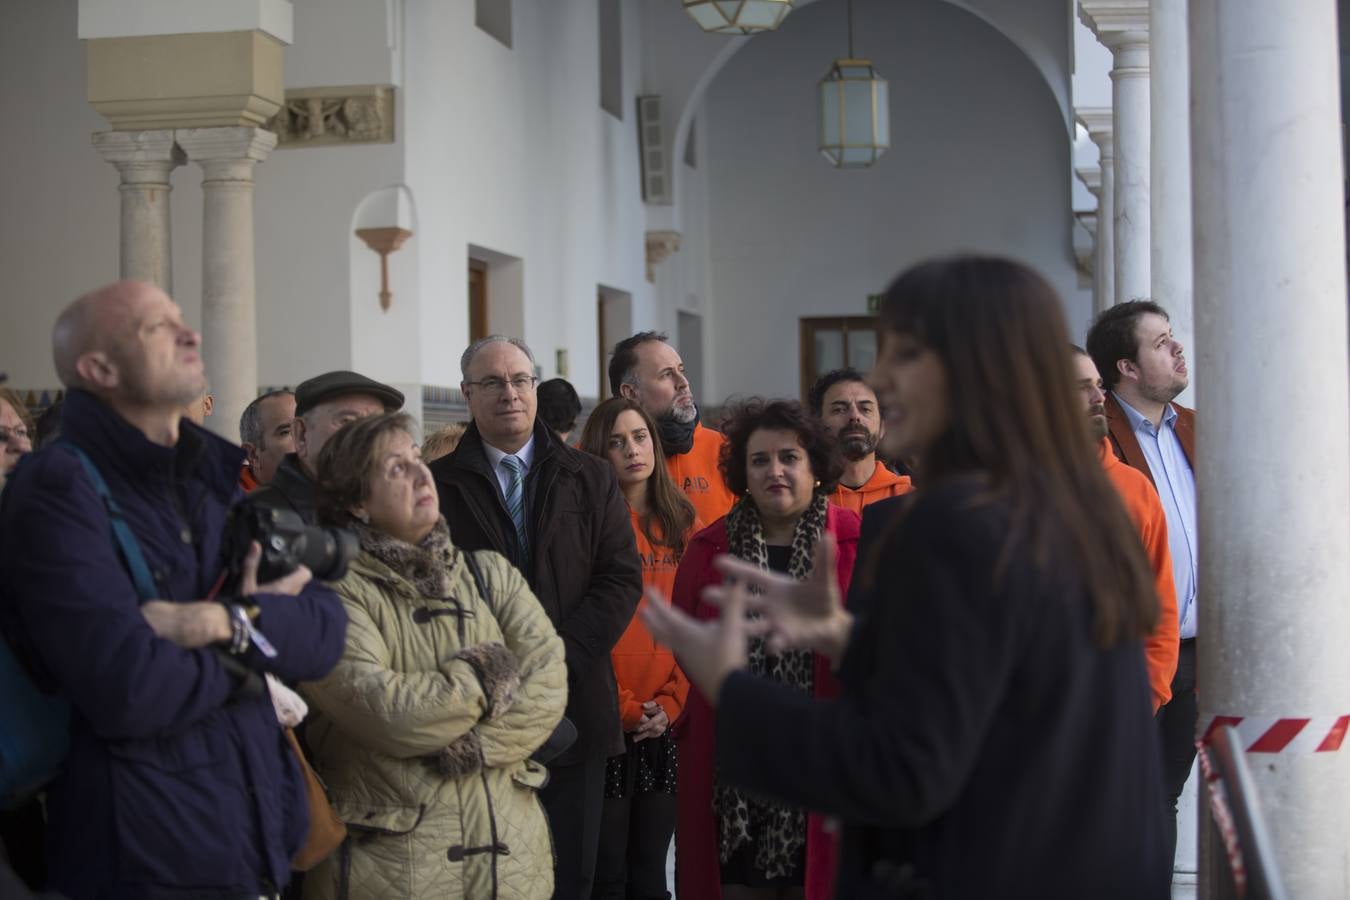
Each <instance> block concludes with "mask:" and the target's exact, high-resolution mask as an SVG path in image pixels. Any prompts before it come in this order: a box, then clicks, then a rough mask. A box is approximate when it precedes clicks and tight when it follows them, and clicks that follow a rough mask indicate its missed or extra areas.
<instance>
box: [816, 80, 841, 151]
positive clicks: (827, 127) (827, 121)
mask: <svg viewBox="0 0 1350 900" xmlns="http://www.w3.org/2000/svg"><path fill="white" fill-rule="evenodd" d="M839 140H840V136H839V82H837V81H831V80H829V79H827V80H825V81H822V82H821V83H820V143H821V146H826V145H833V144H838V143H839Z"/></svg>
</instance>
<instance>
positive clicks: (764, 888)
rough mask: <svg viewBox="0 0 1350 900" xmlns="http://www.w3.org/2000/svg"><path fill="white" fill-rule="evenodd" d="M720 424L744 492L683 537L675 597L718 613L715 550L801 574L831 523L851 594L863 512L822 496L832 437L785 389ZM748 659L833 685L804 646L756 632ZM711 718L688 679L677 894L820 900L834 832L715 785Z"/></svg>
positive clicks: (765, 669)
mask: <svg viewBox="0 0 1350 900" xmlns="http://www.w3.org/2000/svg"><path fill="white" fill-rule="evenodd" d="M723 430H724V431H725V433H726V435H727V438H728V440H727V443H726V445H725V448H724V450H723V456H722V460H721V464H720V465H721V469H722V475H723V478H725V480H726V483H727V486H728V487H730V488H731V490H732V491H733V492H734V493H735V494H736V495H737V496H738V497H740V499H739V500H738V501H737V502H736V504H735V505H734V506H733V507H732V508H731V511H730V512H728V513H727V514H726V516H724V517H723V518H721V519H719V520H718V521H717V522H715V523H713V525H712V526H711V527H710V528H707V529H705V530H704V531H702V532H700V533H699V534H697V535H695V537H694V539H693V540H692V541H691V542H690V543H689V546H688V548H687V549H686V550H685V553H684V558H683V559H682V560H681V562H680V567H679V571H678V572H677V574H676V576H675V589H674V590H675V596H674V604H675V605H676V606H678V607H680V608H681V609H682V610H684V611H685V612H687V613H688V614H689V615H692V616H695V617H696V618H701V619H712V618H716V617H717V615H718V610H717V608H716V607H714V606H711V605H708V604H706V603H704V602H703V601H702V600H701V599H700V597H701V595H702V591H703V588H704V587H706V586H708V585H710V584H717V583H719V582H720V581H721V575H720V574H719V573H718V572H717V571H716V570H715V569H714V568H713V560H714V559H715V558H716V557H718V556H720V555H722V554H724V553H730V554H732V555H733V556H737V557H739V558H741V559H744V560H747V561H749V562H752V563H755V564H757V565H758V566H760V567H761V568H763V569H769V570H774V571H779V572H783V573H786V574H789V575H791V576H792V577H795V578H799V579H800V578H805V577H806V576H807V575H809V574H810V572H811V566H812V557H813V552H812V551H813V550H814V548H815V546H816V542H817V541H818V540H819V539H820V536H821V534H822V533H823V532H827V531H828V532H829V533H830V534H832V535H833V536H834V539H835V541H836V543H837V545H838V548H839V587H840V590H841V591H842V592H843V594H844V595H847V593H848V584H849V579H850V576H851V574H852V571H853V561H854V558H855V556H856V553H857V546H858V528H859V519H858V516H857V514H856V513H853V512H850V511H849V510H845V509H841V508H839V507H837V506H834V505H833V504H831V503H829V502H828V500H827V498H828V496H829V494H830V492H831V491H833V490H834V487H835V482H836V481H837V480H838V478H839V475H840V472H841V471H842V469H843V463H842V460H841V457H840V455H839V450H838V447H837V445H836V444H835V441H834V438H832V437H831V436H830V435H829V434H828V433H827V432H826V431H825V428H824V426H823V425H821V424H820V422H819V421H817V420H816V419H814V418H812V417H811V416H809V415H808V414H807V413H806V412H805V411H804V410H803V409H802V407H801V405H800V404H799V403H796V402H794V401H786V400H774V401H771V402H767V403H766V402H764V401H762V400H751V401H749V402H747V403H746V404H745V405H743V406H741V407H740V408H738V409H736V410H734V411H733V413H732V416H731V418H730V419H729V420H728V421H727V423H726V424H725V426H724V429H723ZM750 667H751V669H752V670H753V671H755V672H756V674H759V675H762V676H763V677H765V678H769V679H771V680H774V681H777V682H779V683H782V684H786V685H788V686H790V687H792V688H794V689H797V690H800V691H802V692H803V693H806V694H809V695H812V696H815V697H829V696H833V695H834V693H835V692H836V685H835V682H834V679H833V676H832V675H831V674H830V669H829V665H828V661H827V660H825V658H824V657H820V656H816V655H815V654H812V653H809V652H805V651H788V652H785V653H782V654H780V655H773V654H771V653H767V652H766V650H765V647H764V645H763V643H762V642H760V641H754V642H752V645H751V648H750ZM713 721H714V719H713V711H712V709H711V707H710V706H709V704H708V701H707V699H706V698H705V697H704V696H703V695H702V694H700V693H699V692H698V690H696V689H693V690H690V692H689V699H688V701H687V702H686V704H685V709H684V715H683V717H682V718H681V719H680V721H679V723H677V726H676V729H675V739H676V743H677V745H678V747H679V753H680V765H679V789H678V790H677V792H676V797H677V803H678V817H677V824H676V829H675V851H676V852H675V883H676V893H677V894H678V895H679V896H682V897H685V896H687V897H699V898H706V900H752V898H753V900H789V898H801V897H805V898H806V900H826V898H828V897H829V896H830V885H831V883H832V881H833V876H834V838H833V836H832V835H830V834H829V833H827V832H826V831H825V829H824V823H823V821H822V820H821V819H820V818H819V817H817V816H814V815H808V814H807V813H806V812H805V811H803V810H801V809H799V808H795V807H789V806H785V805H782V804H778V803H774V802H769V801H765V800H762V799H761V798H759V797H756V796H752V795H748V794H745V793H743V792H741V791H739V790H737V789H736V788H734V787H731V786H729V785H724V784H721V783H720V782H719V780H718V778H717V774H716V771H715V768H714V765H713V757H714V746H715V744H714V741H715V735H714V733H713ZM783 751H784V752H785V753H790V752H791V748H790V747H784V748H783Z"/></svg>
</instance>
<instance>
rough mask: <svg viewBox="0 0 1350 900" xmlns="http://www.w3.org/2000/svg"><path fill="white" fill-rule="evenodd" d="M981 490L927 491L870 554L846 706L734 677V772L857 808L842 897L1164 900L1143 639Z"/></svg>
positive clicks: (723, 712) (725, 754) (799, 796)
mask: <svg viewBox="0 0 1350 900" xmlns="http://www.w3.org/2000/svg"><path fill="white" fill-rule="evenodd" d="M978 495H979V489H978V487H977V486H976V484H974V483H973V482H971V481H965V482H956V483H948V484H946V485H935V486H933V487H931V488H925V489H924V490H923V491H922V492H921V493H919V494H916V496H915V497H914V499H913V501H912V504H911V505H909V506H908V507H907V509H906V510H904V511H903V513H902V517H901V518H900V519H899V520H898V521H896V522H894V523H892V524H890V525H888V527H887V529H886V531H885V534H884V536H883V538H882V540H881V542H880V544H879V545H878V546H876V547H874V548H872V550H871V552H870V553H869V554H868V558H867V559H864V560H860V561H859V563H858V569H857V572H856V574H855V590H856V589H857V588H858V587H862V588H863V589H864V590H868V591H869V593H870V595H871V596H870V597H869V598H868V604H867V609H868V612H867V613H866V614H865V615H864V616H863V617H862V618H861V619H860V620H859V621H858V622H857V623H856V625H855V627H854V631H853V636H852V639H851V641H850V643H849V647H848V650H847V653H846V655H845V659H844V660H843V664H842V667H841V670H840V680H841V681H842V683H843V693H842V694H841V695H840V696H839V697H838V698H837V699H834V700H831V701H825V702H820V701H813V700H812V699H811V698H810V697H804V696H801V695H800V694H794V693H793V692H791V691H788V690H785V689H783V688H781V687H779V686H777V685H774V684H771V683H769V682H766V681H761V680H759V679H756V678H754V677H753V676H750V675H748V674H747V673H745V672H737V673H735V674H733V675H732V676H731V677H730V678H729V679H728V680H727V681H726V683H725V684H724V686H723V687H722V689H721V692H720V693H719V695H718V708H717V731H718V735H719V739H718V741H717V762H718V769H719V771H720V772H721V773H722V774H723V776H724V777H725V778H727V780H729V781H731V782H734V783H738V784H740V785H742V786H743V787H745V788H746V789H750V790H755V791H759V792H762V793H764V794H767V795H770V796H774V797H777V798H779V799H781V800H785V801H790V802H796V803H800V804H802V805H804V806H806V807H807V808H809V809H813V810H818V811H820V812H824V813H827V814H830V815H834V816H837V817H838V818H839V819H840V820H842V823H843V825H844V834H843V842H842V847H841V857H840V862H839V881H838V889H837V891H836V896H839V897H847V898H850V900H865V898H874V897H877V898H879V897H912V898H920V897H921V898H933V900H937V898H972V900H973V898H980V900H987V898H990V897H1000V898H1012V897H1027V898H1033V897H1034V898H1037V900H1048V898H1060V897H1063V898H1082V897H1092V898H1094V900H1113V898H1119V900H1154V898H1157V900H1163V898H1166V897H1167V896H1168V881H1169V871H1170V869H1171V861H1170V859H1168V858H1167V855H1168V854H1167V841H1166V837H1165V831H1164V826H1165V820H1164V807H1163V786H1162V780H1161V762H1160V758H1159V747H1158V738H1157V729H1156V727H1155V725H1154V722H1153V717H1152V715H1151V710H1150V704H1149V688H1148V681H1147V678H1146V674H1145V668H1144V656H1143V651H1142V644H1141V643H1140V642H1138V641H1130V642H1128V643H1126V644H1124V645H1121V646H1117V647H1115V648H1112V649H1107V650H1104V649H1101V648H1100V647H1098V646H1097V645H1096V644H1095V643H1094V641H1093V637H1092V620H1093V614H1092V603H1091V599H1090V598H1089V596H1088V594H1087V592H1086V590H1085V588H1084V586H1083V583H1082V580H1081V578H1080V577H1079V576H1078V575H1076V574H1075V572H1074V567H1073V565H1072V564H1071V563H1070V562H1069V561H1068V557H1067V552H1066V553H1060V554H1056V555H1055V557H1054V561H1053V563H1052V565H1051V566H1049V567H1046V569H1045V570H1042V569H1038V567H1036V566H1034V565H1033V564H1032V561H1031V559H1030V558H1029V556H1030V554H1029V550H1028V548H1027V546H1026V545H1025V543H1023V542H1014V543H1013V545H1012V547H1011V552H1010V553H1009V554H1008V555H1007V557H1006V560H1005V559H1001V551H1002V550H1003V548H1004V543H1005V538H1006V537H1007V535H1008V532H1009V514H1008V509H1007V507H1006V505H1004V504H1003V503H1002V502H1001V501H998V500H993V501H984V502H979V498H978ZM870 564H875V571H873V572H871V574H870V582H868V584H866V585H858V584H857V579H863V580H864V581H867V580H868V579H869V568H870ZM868 585H870V587H869V586H868ZM786 748H790V752H784V751H785V749H786Z"/></svg>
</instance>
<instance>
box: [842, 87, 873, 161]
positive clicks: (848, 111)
mask: <svg viewBox="0 0 1350 900" xmlns="http://www.w3.org/2000/svg"><path fill="white" fill-rule="evenodd" d="M842 84H843V85H844V143H845V144H848V145H850V146H858V145H860V144H865V145H871V143H872V83H871V82H870V81H845V82H842Z"/></svg>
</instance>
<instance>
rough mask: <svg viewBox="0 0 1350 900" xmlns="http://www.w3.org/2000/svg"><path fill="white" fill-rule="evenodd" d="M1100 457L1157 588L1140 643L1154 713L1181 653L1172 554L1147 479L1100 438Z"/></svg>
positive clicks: (1167, 689)
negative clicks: (1154, 620)
mask: <svg viewBox="0 0 1350 900" xmlns="http://www.w3.org/2000/svg"><path fill="white" fill-rule="evenodd" d="M1101 458H1102V468H1104V469H1105V470H1106V477H1108V478H1110V479H1111V483H1112V484H1114V485H1115V486H1116V491H1117V492H1118V493H1119V494H1120V499H1121V500H1123V501H1124V502H1125V509H1126V510H1127V511H1128V512H1129V514H1130V519H1131V520H1133V521H1134V526H1135V528H1137V529H1139V538H1140V540H1142V541H1143V543H1144V555H1145V556H1147V557H1148V564H1149V566H1150V567H1152V569H1153V579H1154V585H1155V586H1156V587H1157V589H1158V626H1157V627H1156V628H1154V629H1153V633H1152V634H1151V635H1149V636H1148V638H1147V639H1146V640H1145V641H1144V659H1145V661H1146V662H1147V663H1148V682H1149V686H1150V687H1152V688H1153V711H1154V712H1157V711H1158V708H1159V707H1160V706H1162V705H1163V704H1164V703H1166V702H1167V701H1168V700H1171V699H1172V676H1174V675H1175V674H1176V673H1177V654H1178V653H1179V652H1180V650H1181V625H1180V623H1179V622H1178V621H1177V590H1176V587H1175V585H1174V584H1173V583H1172V551H1171V550H1169V549H1168V547H1167V518H1166V516H1165V515H1164V514H1163V508H1162V501H1161V500H1159V499H1158V492H1157V491H1156V490H1154V488H1153V485H1152V484H1150V483H1149V480H1148V476H1147V475H1145V474H1144V473H1142V472H1140V471H1139V470H1138V469H1135V468H1132V467H1130V466H1127V465H1125V464H1124V463H1123V462H1121V461H1120V460H1118V459H1116V455H1115V454H1114V453H1112V452H1111V445H1110V443H1109V442H1108V440H1107V439H1106V438H1102V446H1101Z"/></svg>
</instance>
